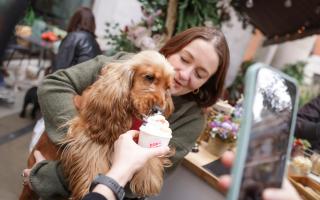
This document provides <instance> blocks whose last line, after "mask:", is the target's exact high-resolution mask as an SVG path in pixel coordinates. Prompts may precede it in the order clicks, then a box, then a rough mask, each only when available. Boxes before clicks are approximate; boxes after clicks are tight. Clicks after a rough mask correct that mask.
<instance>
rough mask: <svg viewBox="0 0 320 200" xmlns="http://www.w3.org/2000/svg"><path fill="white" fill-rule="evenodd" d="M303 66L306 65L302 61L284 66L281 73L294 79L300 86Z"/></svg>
mask: <svg viewBox="0 0 320 200" xmlns="http://www.w3.org/2000/svg"><path fill="white" fill-rule="evenodd" d="M305 65H306V63H305V62H303V61H298V62H297V63H293V64H286V65H285V66H284V68H283V70H282V71H283V72H284V73H286V74H288V75H289V76H291V77H293V78H295V79H296V80H297V81H298V83H299V85H301V84H302V82H303V76H304V74H303V70H304V66H305Z"/></svg>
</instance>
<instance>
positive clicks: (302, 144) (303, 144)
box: [293, 138, 311, 150]
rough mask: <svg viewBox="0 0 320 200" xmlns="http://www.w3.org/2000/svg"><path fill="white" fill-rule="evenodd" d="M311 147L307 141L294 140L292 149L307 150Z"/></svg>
mask: <svg viewBox="0 0 320 200" xmlns="http://www.w3.org/2000/svg"><path fill="white" fill-rule="evenodd" d="M310 147H311V144H310V142H309V141H308V140H304V139H300V138H294V141H293V149H302V150H307V149H309V148H310Z"/></svg>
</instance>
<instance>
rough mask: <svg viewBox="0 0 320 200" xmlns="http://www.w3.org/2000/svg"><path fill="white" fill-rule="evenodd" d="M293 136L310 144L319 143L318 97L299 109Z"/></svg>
mask: <svg viewBox="0 0 320 200" xmlns="http://www.w3.org/2000/svg"><path fill="white" fill-rule="evenodd" d="M295 136H296V137H298V138H302V139H307V140H309V141H310V142H312V143H313V144H314V143H319V142H320V96H318V97H316V98H314V99H312V100H311V101H310V102H309V103H307V104H305V105H304V106H303V107H302V108H300V109H299V111H298V115H297V123H296V129H295Z"/></svg>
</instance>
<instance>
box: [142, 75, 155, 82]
mask: <svg viewBox="0 0 320 200" xmlns="http://www.w3.org/2000/svg"><path fill="white" fill-rule="evenodd" d="M144 78H145V79H146V80H147V81H150V82H152V81H154V76H153V75H151V74H147V75H145V77H144Z"/></svg>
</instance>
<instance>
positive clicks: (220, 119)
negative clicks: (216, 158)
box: [210, 102, 243, 143]
mask: <svg viewBox="0 0 320 200" xmlns="http://www.w3.org/2000/svg"><path fill="white" fill-rule="evenodd" d="M242 110H243V108H242V103H241V102H238V103H237V104H236V106H235V107H234V110H233V112H232V113H231V114H223V113H217V114H216V115H215V116H213V118H212V121H211V122H210V127H211V131H210V136H211V137H212V138H215V137H216V138H219V139H220V140H221V141H223V142H226V143H234V142H235V141H236V140H237V135H238V131H239V127H240V118H241V115H242Z"/></svg>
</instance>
